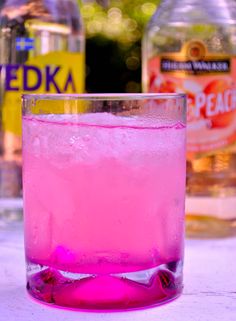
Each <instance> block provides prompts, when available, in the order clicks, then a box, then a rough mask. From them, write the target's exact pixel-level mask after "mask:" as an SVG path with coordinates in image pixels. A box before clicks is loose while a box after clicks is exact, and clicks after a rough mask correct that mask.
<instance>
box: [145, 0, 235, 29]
mask: <svg viewBox="0 0 236 321" xmlns="http://www.w3.org/2000/svg"><path fill="white" fill-rule="evenodd" d="M194 24H195V25H196V24H198V25H200V24H201V25H203V24H212V25H226V24H228V25H236V1H234V0H217V1H215V0H175V1H172V0H164V1H162V2H161V5H160V6H159V7H158V8H157V10H156V12H155V13H154V15H153V16H152V18H151V19H150V21H149V23H148V25H147V30H150V29H152V28H155V27H158V28H160V27H163V26H167V25H171V26H173V27H174V26H176V27H178V26H187V25H194Z"/></svg>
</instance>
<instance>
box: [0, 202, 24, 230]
mask: <svg viewBox="0 0 236 321" xmlns="http://www.w3.org/2000/svg"><path fill="white" fill-rule="evenodd" d="M22 220H23V200H22V198H0V228H1V227H6V226H8V225H9V224H12V223H13V222H16V221H22Z"/></svg>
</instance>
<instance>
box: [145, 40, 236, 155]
mask: <svg viewBox="0 0 236 321" xmlns="http://www.w3.org/2000/svg"><path fill="white" fill-rule="evenodd" d="M148 80H149V83H148V91H150V92H163V93H165V92H169V93H174V92H182V93H186V94H187V97H188V100H187V119H188V126H187V155H188V158H190V159H191V158H192V157H194V156H196V154H200V155H201V154H203V153H204V154H206V153H212V152H214V151H215V150H217V149H222V148H226V147H227V146H229V145H230V144H232V143H234V142H235V141H236V58H234V57H230V56H226V55H222V54H215V53H214V54H212V53H210V52H208V50H207V48H206V46H205V45H204V43H203V42H201V41H199V40H193V41H191V42H188V43H186V44H185V45H184V46H183V47H182V50H181V51H180V52H178V53H168V54H162V55H161V56H158V57H154V58H151V59H150V60H149V63H148Z"/></svg>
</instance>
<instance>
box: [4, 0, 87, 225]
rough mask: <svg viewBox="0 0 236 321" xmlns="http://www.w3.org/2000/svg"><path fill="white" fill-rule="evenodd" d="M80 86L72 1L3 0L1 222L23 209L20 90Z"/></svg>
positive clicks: (80, 40)
mask: <svg viewBox="0 0 236 321" xmlns="http://www.w3.org/2000/svg"><path fill="white" fill-rule="evenodd" d="M83 90H84V31H83V25H82V21H81V16H80V12H79V8H78V6H77V2H76V0H5V1H1V3H0V223H1V221H4V219H3V217H4V218H6V219H8V220H9V219H13V218H15V217H17V216H18V215H20V214H21V212H22V210H21V207H22V200H21V196H22V184H21V163H22V162H21V160H22V156H21V94H22V93H62V92H63V93H78V92H83ZM1 217H2V220H1Z"/></svg>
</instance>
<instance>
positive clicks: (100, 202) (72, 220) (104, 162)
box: [23, 95, 185, 310]
mask: <svg viewBox="0 0 236 321" xmlns="http://www.w3.org/2000/svg"><path fill="white" fill-rule="evenodd" d="M133 96H135V98H134V97H132V95H130V96H126V95H117V96H105V95H104V96H98V97H96V96H95V95H92V96H91V95H84V96H83V95H80V96H69V99H68V96H55V95H54V96H50V95H48V96H42V97H41V96H36V97H35V96H33V95H26V96H24V106H25V108H24V112H23V114H24V115H23V157H24V170H23V183H24V211H25V250H26V260H27V289H28V291H29V293H30V294H31V295H32V296H33V297H35V298H37V299H39V300H41V301H44V302H47V303H51V304H55V305H59V306H64V307H70V308H80V309H115V310H116V309H129V308H138V307H144V306H148V305H156V304H159V303H162V302H165V301H168V300H170V299H173V298H175V297H177V296H178V295H179V294H180V293H181V291H182V264H183V238H184V193H185V121H184V119H185V118H184V117H185V116H184V97H183V96H182V95H170V96H162V95H133ZM45 97H47V98H46V99H45ZM56 99H58V100H59V102H58V105H59V104H60V106H61V105H63V106H64V107H65V110H64V113H62V112H61V107H60V108H58V109H57V108H55V107H53V106H56V105H55V104H51V103H50V100H54V101H55V100H56ZM169 101H171V103H169ZM37 104H40V108H37ZM68 105H69V106H70V107H71V108H69V109H68ZM76 106H77V107H76ZM107 106H108V107H109V108H108V107H107ZM64 107H63V108H64ZM72 107H73V108H72ZM75 107H76V108H75ZM54 109H55V110H54ZM49 110H50V113H49ZM68 110H69V112H68ZM85 111H86V112H85Z"/></svg>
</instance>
